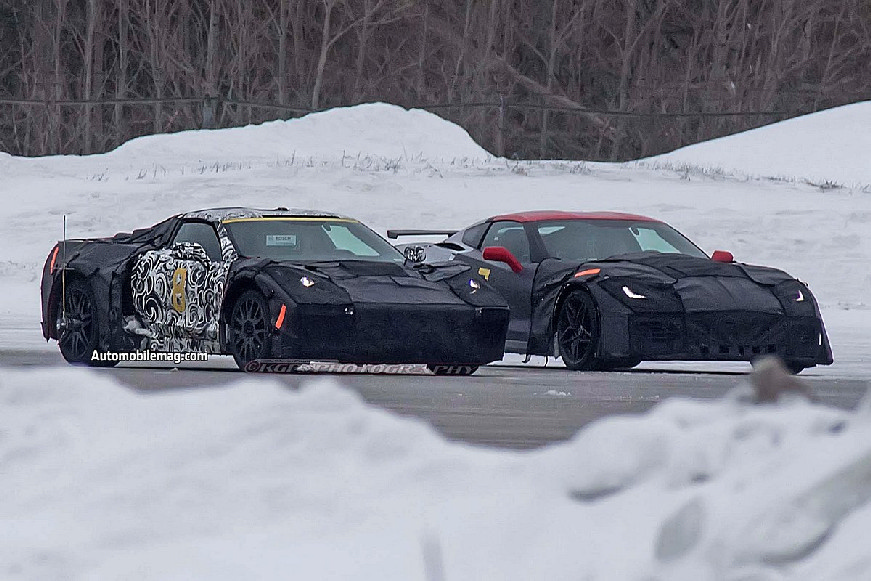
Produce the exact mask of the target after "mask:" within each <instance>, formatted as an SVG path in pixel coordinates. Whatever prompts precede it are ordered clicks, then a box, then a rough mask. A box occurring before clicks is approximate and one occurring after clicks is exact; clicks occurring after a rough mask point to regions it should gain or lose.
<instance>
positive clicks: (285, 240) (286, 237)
mask: <svg viewBox="0 0 871 581" xmlns="http://www.w3.org/2000/svg"><path fill="white" fill-rule="evenodd" d="M266 245H267V246H296V234H267V235H266Z"/></svg>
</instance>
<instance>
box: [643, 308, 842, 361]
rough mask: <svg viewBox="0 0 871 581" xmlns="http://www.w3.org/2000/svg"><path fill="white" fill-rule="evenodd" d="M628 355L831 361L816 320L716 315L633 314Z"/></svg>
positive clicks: (829, 352) (714, 313) (761, 315)
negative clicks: (775, 356) (771, 357)
mask: <svg viewBox="0 0 871 581" xmlns="http://www.w3.org/2000/svg"><path fill="white" fill-rule="evenodd" d="M627 324H628V333H627V336H628V345H627V347H628V352H629V354H630V356H632V357H637V358H640V359H644V360H707V361H752V360H753V359H755V358H757V357H759V356H761V355H777V356H779V357H781V358H782V359H785V360H789V361H797V362H802V363H805V364H807V365H816V364H823V365H828V364H830V363H831V362H832V360H831V351H830V350H829V349H828V338H827V337H826V333H825V329H824V327H823V325H822V322H821V321H820V320H819V319H816V318H814V317H789V316H785V315H777V314H771V313H757V312H747V311H742V312H734V311H713V312H704V313H686V314H673V313H668V314H632V315H630V316H629V317H628V318H627Z"/></svg>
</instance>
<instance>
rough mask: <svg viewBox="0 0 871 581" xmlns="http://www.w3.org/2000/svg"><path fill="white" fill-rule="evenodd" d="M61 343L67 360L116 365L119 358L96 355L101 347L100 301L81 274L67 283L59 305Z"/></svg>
mask: <svg viewBox="0 0 871 581" xmlns="http://www.w3.org/2000/svg"><path fill="white" fill-rule="evenodd" d="M57 317H58V318H57V322H58V329H59V330H60V334H59V336H58V346H59V347H60V352H61V355H63V358H64V359H66V360H67V362H68V363H72V364H74V365H90V366H91V367H114V366H115V365H117V364H118V362H117V361H103V360H101V359H94V357H93V355H94V353H96V352H97V348H98V347H99V340H100V334H99V327H98V319H97V301H96V299H95V298H94V292H93V291H92V290H91V286H90V285H89V284H88V283H87V282H85V281H83V280H81V279H78V278H75V279H72V280H70V281H69V282H68V283H66V284H65V285H64V289H63V298H62V299H61V303H60V304H59V305H58V308H57Z"/></svg>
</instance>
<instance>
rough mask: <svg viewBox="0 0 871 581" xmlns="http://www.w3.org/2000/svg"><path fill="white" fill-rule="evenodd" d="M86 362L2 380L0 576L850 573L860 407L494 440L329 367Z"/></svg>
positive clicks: (710, 406) (863, 474)
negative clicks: (475, 443) (397, 409)
mask: <svg viewBox="0 0 871 581" xmlns="http://www.w3.org/2000/svg"><path fill="white" fill-rule="evenodd" d="M109 377H111V376H110V375H109V374H107V373H96V372H90V371H87V370H81V369H69V368H64V369H61V370H54V371H40V372H36V373H32V372H30V373H21V372H4V374H3V375H2V380H0V381H2V383H0V459H2V464H0V465H2V467H3V469H2V472H3V478H2V479H0V571H2V572H0V576H2V577H3V578H4V579H10V580H12V579H37V578H45V579H60V578H62V579H72V580H75V579H130V580H146V579H154V580H157V579H160V580H163V579H209V580H210V581H214V580H222V579H227V580H230V579H233V580H235V579H275V578H287V577H288V575H290V576H291V577H293V578H298V579H318V580H330V579H336V580H351V579H396V580H402V581H413V580H417V579H419V580H424V579H427V580H431V579H435V578H436V577H432V576H428V575H432V572H433V570H435V569H438V568H441V569H443V570H444V573H445V575H444V579H476V580H480V581H487V580H494V581H495V580H499V581H509V580H514V579H516V580H519V581H526V580H529V579H591V580H596V579H601V580H603V581H619V580H623V579H625V580H638V581H642V580H650V579H662V580H666V579H667V580H677V581H680V580H683V579H686V580H688V581H690V580H691V581H707V580H711V581H714V580H720V579H760V580H762V579H782V580H788V579H796V580H802V579H839V580H842V581H846V580H851V579H855V580H857V581H858V580H860V579H868V578H869V577H871V561H869V559H868V556H869V555H868V551H867V547H866V545H867V543H864V544H863V543H862V541H861V539H862V538H864V537H863V536H862V534H861V531H867V530H868V527H869V526H871V508H869V506H868V505H867V500H868V496H869V491H871V444H869V442H871V438H869V436H871V414H869V413H868V411H867V410H865V411H864V412H859V413H856V414H849V413H844V412H838V411H833V410H830V409H826V408H822V407H816V406H811V405H809V404H806V403H801V402H794V403H792V404H789V405H782V406H762V407H752V406H747V405H745V404H743V403H741V402H740V401H739V399H738V398H737V397H735V396H731V397H728V398H726V399H724V400H723V401H719V402H713V403H693V402H688V401H680V400H668V401H667V402H665V403H663V404H660V405H659V406H657V407H656V408H654V409H653V410H652V411H651V412H650V413H648V414H645V415H641V416H636V417H624V418H613V419H609V420H605V421H601V422H598V423H596V424H593V425H592V426H590V427H589V428H588V429H586V430H584V431H582V432H581V433H580V434H579V435H578V436H577V437H576V438H575V439H574V440H572V441H570V442H568V443H566V444H564V445H560V446H555V447H551V448H548V449H545V450H542V451H538V452H532V453H528V452H527V453H515V452H495V451H486V450H480V449H473V448H469V447H467V446H463V445H459V444H451V443H447V442H445V441H444V440H442V439H441V438H440V437H438V436H437V435H436V434H435V433H434V432H433V431H432V430H431V429H430V428H428V427H427V426H425V425H423V424H421V423H420V422H418V421H416V420H411V419H405V418H403V419H400V418H397V417H394V416H392V415H390V414H388V413H387V412H384V411H380V410H376V409H372V408H370V407H368V406H366V405H365V404H364V403H363V402H362V401H361V400H360V399H359V398H358V397H357V396H356V395H354V394H352V393H349V392H347V391H345V390H343V389H341V388H340V387H338V386H336V385H335V384H334V383H332V382H330V381H319V382H313V383H309V384H308V385H307V386H306V387H304V388H303V389H302V390H301V391H294V390H289V389H286V388H282V387H281V386H280V384H277V383H273V382H270V381H258V380H256V379H248V380H246V381H240V382H238V383H235V384H232V385H230V386H229V387H223V388H211V389H209V388H202V387H201V388H198V389H197V390H190V391H179V392H176V393H174V394H170V395H167V394H162V395H159V396H156V395H142V394H133V393H131V392H129V391H127V390H126V389H125V388H124V387H122V386H121V385H119V384H117V383H115V382H113V381H112V380H111V379H109ZM860 547H862V548H860ZM863 548H864V549H863ZM751 573H752V575H751Z"/></svg>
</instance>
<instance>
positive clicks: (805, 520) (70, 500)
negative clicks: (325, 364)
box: [0, 104, 871, 581]
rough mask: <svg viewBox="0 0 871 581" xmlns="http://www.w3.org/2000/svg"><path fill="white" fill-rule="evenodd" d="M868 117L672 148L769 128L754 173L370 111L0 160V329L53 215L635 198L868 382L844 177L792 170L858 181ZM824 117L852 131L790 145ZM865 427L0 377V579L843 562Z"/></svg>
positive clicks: (25, 323) (856, 110) (475, 215)
mask: <svg viewBox="0 0 871 581" xmlns="http://www.w3.org/2000/svg"><path fill="white" fill-rule="evenodd" d="M867 115H868V108H867V107H866V106H864V104H863V106H851V107H846V108H842V109H840V110H834V111H831V112H824V113H820V114H818V115H815V116H809V117H807V118H803V119H799V120H793V121H790V122H786V123H784V124H781V125H778V126H772V127H767V128H764V129H760V130H757V131H756V132H748V133H747V134H744V135H742V136H735V137H733V138H726V139H724V140H718V142H719V143H718V142H712V143H711V144H701V145H698V146H694V147H695V148H698V149H692V148H688V149H687V150H682V151H684V153H686V152H690V153H692V155H693V156H695V157H694V158H693V159H695V161H692V162H690V161H685V162H678V161H674V163H675V165H676V166H677V165H680V164H682V163H693V164H699V165H706V164H710V166H712V167H716V168H728V167H732V165H731V164H735V166H734V167H735V169H737V170H738V171H739V172H742V173H745V174H753V173H756V172H755V170H754V169H753V167H750V166H749V165H747V164H746V163H749V162H746V163H745V162H742V163H743V164H744V165H742V163H739V161H741V160H736V159H735V158H734V154H735V152H736V151H738V150H740V149H742V148H747V149H748V150H755V151H756V152H757V155H760V156H761V155H763V154H762V153H760V152H763V151H765V150H766V149H765V148H767V147H770V146H773V144H775V141H777V140H780V141H777V143H779V147H780V149H779V150H778V156H777V157H775V156H774V155H773V154H772V155H769V156H768V158H767V159H768V160H770V161H771V163H772V164H773V161H774V160H775V159H780V160H781V161H782V163H783V164H784V165H782V166H780V167H781V169H777V172H778V175H780V173H781V172H783V173H782V175H783V176H786V177H789V178H790V180H791V181H783V182H775V181H770V180H754V179H748V178H746V177H737V178H736V177H729V176H727V175H724V174H723V173H721V172H713V173H712V172H705V171H702V170H696V169H693V168H681V169H678V170H671V169H661V168H660V169H657V168H656V167H649V166H648V167H636V166H635V165H633V164H626V165H623V164H617V165H614V164H585V163H578V162H512V161H506V160H502V159H494V158H492V157H491V156H489V155H487V153H486V152H485V151H484V150H483V149H481V148H480V147H479V146H477V145H476V144H475V143H474V142H473V141H472V140H471V139H470V138H469V136H468V134H467V133H466V132H465V131H463V130H462V129H461V128H459V127H457V126H455V125H453V124H450V123H447V122H445V121H443V120H441V119H439V118H437V117H436V116H434V115H431V114H429V113H425V112H421V111H405V110H403V109H401V108H399V107H394V106H389V105H381V104H374V105H366V106H360V107H355V108H348V109H339V110H334V111H328V112H324V113H319V114H317V115H311V116H309V117H306V118H303V119H299V120H294V121H288V122H275V123H268V124H264V125H261V126H256V127H245V128H239V129H230V130H221V131H198V132H187V133H182V134H175V135H165V136H153V137H147V138H142V139H138V140H134V141H132V142H130V143H128V144H125V145H124V146H122V147H120V148H119V149H118V150H116V151H114V152H111V153H109V154H105V155H95V156H88V157H74V156H66V157H53V158H41V159H19V158H13V157H10V156H8V155H4V154H0V178H2V179H0V350H5V349H11V348H16V347H21V346H24V345H26V346H28V347H33V348H36V347H35V346H36V345H39V344H42V345H43V348H51V349H54V346H53V345H51V346H47V347H46V346H44V343H42V338H41V336H40V331H39V318H40V315H39V302H38V292H37V285H38V282H39V276H40V272H41V267H42V264H43V261H44V260H45V257H46V255H47V254H48V252H49V250H50V249H51V247H52V245H53V244H54V242H55V241H56V240H57V239H58V238H60V236H61V220H62V215H66V216H67V219H68V234H69V235H70V236H76V237H87V236H105V235H109V234H113V233H114V232H116V231H122V230H123V231H129V230H131V229H133V228H136V227H141V226H146V225H150V224H153V223H155V222H157V221H159V220H161V219H163V218H165V217H167V216H168V215H171V214H173V213H178V212H184V211H189V210H193V209H196V208H203V207H210V206H225V205H251V206H257V207H275V206H279V205H281V206H293V207H311V208H319V209H324V210H332V211H337V212H341V213H343V214H349V215H352V216H355V217H358V218H360V219H362V220H364V221H366V222H367V223H369V224H371V225H373V226H374V227H376V228H378V229H380V230H382V231H383V230H385V229H386V228H388V227H406V228H415V227H432V228H448V227H460V226H463V225H466V224H469V223H471V222H472V221H474V220H477V219H480V218H482V217H485V216H489V215H493V214H497V213H504V212H511V211H517V210H528V209H547V208H559V209H565V210H615V211H627V212H633V213H641V214H650V215H653V216H656V217H658V218H661V219H664V220H666V221H668V222H670V223H672V224H673V225H674V226H675V227H677V228H678V229H679V230H681V231H682V232H684V233H685V234H687V235H688V236H690V237H691V238H692V239H694V240H695V241H697V242H698V243H699V244H700V245H701V246H702V247H703V248H704V249H705V250H707V251H709V252H710V251H712V250H714V249H717V248H724V249H727V250H731V251H732V252H734V254H735V255H736V257H737V258H738V259H739V260H742V261H746V262H751V263H760V264H769V265H772V266H778V267H781V268H784V269H786V270H788V271H789V272H791V273H792V274H794V275H796V276H798V277H799V278H801V279H803V280H805V281H807V282H808V283H809V284H810V286H811V287H812V288H813V289H814V292H815V294H816V295H817V296H818V297H819V299H820V302H821V305H822V308H823V316H824V318H825V319H826V322H827V325H828V327H829V332H830V337H831V339H832V342H833V346H834V351H835V359H836V364H835V365H834V366H832V367H831V368H822V369H815V370H811V371H810V373H813V374H819V375H824V376H829V377H847V378H852V379H853V380H855V378H856V375H857V374H865V373H867V371H866V366H867V364H866V363H865V362H866V361H867V353H868V349H869V345H868V337H869V333H868V329H869V313H871V311H869V309H868V307H869V302H868V299H867V296H868V289H869V288H871V270H869V269H868V268H867V266H868V265H869V264H871V237H869V236H868V233H867V228H868V224H869V223H871V195H869V194H868V193H867V192H865V191H863V190H862V189H850V188H841V189H825V190H823V189H821V188H819V187H816V186H813V185H809V184H807V183H804V181H803V180H804V179H805V178H808V177H809V176H811V175H812V174H814V171H816V169H820V168H822V169H826V168H831V169H832V171H831V172H828V173H826V174H825V175H822V174H821V175H822V177H821V178H820V179H823V180H834V181H838V182H839V183H847V182H850V181H859V182H862V183H871V180H868V179H865V178H862V179H858V178H861V177H862V175H864V174H862V171H863V167H864V166H863V164H864V163H865V160H866V159H867V151H868V148H867V146H866V147H864V149H863V148H861V147H860V146H861V143H862V142H861V136H860V135H858V133H856V132H855V131H854V130H855V128H856V127H859V126H861V125H862V124H863V123H865V124H866V125H865V126H866V127H867ZM796 124H804V125H802V127H803V128H800V127H799V125H796ZM790 128H791V129H790ZM787 130H788V131H787ZM838 132H840V134H841V135H842V136H844V140H845V141H846V139H847V137H846V136H848V135H853V137H852V138H851V139H854V141H852V142H851V143H852V144H853V145H854V146H855V147H856V148H855V149H851V148H844V149H841V150H839V153H838V155H837V156H835V155H831V156H830V155H829V153H827V152H831V151H834V150H826V149H820V150H813V149H812V147H811V145H809V144H808V143H809V141H808V140H810V141H813V138H814V136H817V137H819V139H818V141H823V140H824V139H829V137H826V136H828V135H835V134H837V133H838ZM797 135H802V136H803V137H804V138H806V141H805V142H802V143H801V144H800V145H801V147H796V144H798V141H797V139H798V137H796V136H797ZM754 136H755V137H754ZM772 136H774V137H772ZM790 136H791V137H790ZM775 137H776V139H775ZM739 138H740V139H742V140H748V141H743V142H742V145H741V147H738V146H732V145H728V146H724V145H723V143H727V144H728V143H729V142H728V139H736V140H737V139H739ZM754 140H755V141H754ZM829 143H832V142H831V141H829ZM754 148H755V149H754ZM787 148H791V149H787ZM790 151H791V152H792V153H790ZM695 152H700V153H695ZM679 153H680V152H675V154H670V155H677V154H679ZM703 153H704V155H702V154H703ZM718 156H719V157H718ZM730 156H732V157H730ZM802 156H804V157H802ZM794 157H795V158H796V159H798V158H800V159H801V161H800V162H798V161H794V160H793V158H794ZM675 159H677V158H675ZM688 159H689V158H688ZM833 160H837V161H838V162H839V165H837V166H835V165H834V161H833ZM751 161H752V159H751ZM669 163H671V162H669ZM789 163H792V165H788V164H789ZM765 167H773V165H771V166H769V165H766V166H765ZM851 168H852V169H851ZM835 169H837V170H838V171H839V172H841V173H837V172H835V171H834V170H835ZM864 169H865V170H866V171H867V168H864ZM811 170H814V171H811ZM848 170H849V171H853V170H855V172H856V173H852V174H851V173H848ZM836 173H837V175H835V174H836ZM760 175H769V174H765V173H762V174H760ZM850 176H852V177H850ZM793 178H794V179H793ZM854 178H856V179H854ZM814 179H816V178H814ZM0 365H2V362H0ZM639 377H640V378H643V374H639ZM861 377H867V376H866V375H861ZM642 380H643V379H639V381H642ZM544 397H546V396H544ZM869 431H871V413H869V407H868V406H867V405H866V406H865V407H864V408H863V409H861V410H860V411H859V412H857V413H845V412H836V411H833V410H831V409H827V408H824V407H822V406H815V405H810V404H807V403H803V402H795V403H793V404H785V405H780V406H768V407H765V406H760V407H754V406H748V405H745V404H743V403H741V402H740V401H739V400H738V398H737V396H735V397H730V398H727V399H726V400H724V401H720V402H714V403H696V402H688V401H675V400H670V401H668V402H666V403H664V404H661V405H658V406H657V407H656V408H654V410H653V411H652V412H650V413H649V414H646V415H643V416H636V417H631V418H626V417H623V418H612V419H609V420H606V421H603V422H600V423H597V424H595V425H593V426H590V427H589V428H588V429H586V430H584V431H583V432H581V433H580V434H579V435H578V436H577V437H576V438H575V439H574V440H573V441H571V442H568V443H566V444H564V445H560V446H554V447H552V448H549V449H546V450H541V451H538V452H531V453H522V454H521V453H508V452H501V451H482V450H475V449H470V448H468V447H465V446H462V445H457V444H452V443H448V442H445V441H444V440H442V439H441V438H440V437H438V436H437V435H436V434H435V433H433V432H432V431H431V430H430V429H429V428H427V427H426V426H423V425H421V424H419V423H418V422H416V421H413V420H409V419H402V418H397V417H394V416H391V415H389V414H387V413H386V412H383V411H379V410H374V409H371V408H369V407H367V406H366V405H365V404H364V403H363V402H361V401H360V400H359V399H358V398H356V397H355V396H352V395H350V394H349V393H347V392H346V391H344V390H342V389H340V388H338V387H336V386H335V385H334V384H333V383H332V382H331V381H325V382H315V383H309V384H308V386H307V387H306V388H305V389H303V390H301V391H300V392H292V391H288V390H283V389H280V388H278V387H273V386H271V385H265V384H264V383H262V382H257V383H253V382H246V381H240V382H238V383H235V384H232V385H230V387H226V388H219V387H215V388H213V389H210V388H200V389H197V390H191V391H184V392H177V393H175V394H171V395H166V394H159V395H158V394H153V395H148V396H143V395H137V394H133V393H131V392H129V391H128V390H126V389H124V388H123V387H121V386H120V385H118V384H115V383H114V382H113V381H112V380H111V379H107V375H105V374H102V375H101V374H96V373H91V372H88V371H87V370H82V369H75V368H68V367H62V368H59V369H53V370H37V371H33V372H12V371H9V370H7V369H2V373H0V474H2V478H0V540H2V543H0V578H2V579H39V578H43V579H60V578H63V579H140V580H144V579H161V580H162V579H170V578H184V579H209V580H210V581H213V580H221V579H234V580H235V579H272V578H276V577H278V578H287V577H289V576H292V577H294V578H299V579H318V580H322V579H325V580H328V579H336V580H339V579H341V580H345V579H379V580H380V579H397V580H402V581H406V580H416V579H420V580H423V579H427V581H432V579H434V577H432V576H430V577H429V578H427V573H426V566H425V565H424V562H425V561H426V560H427V555H429V554H430V553H432V552H433V551H435V552H436V553H440V554H441V555H442V556H443V559H444V564H445V570H446V571H445V573H446V575H445V580H446V581H452V580H456V579H460V580H464V579H475V580H482V581H485V580H489V579H493V580H497V579H498V580H500V581H502V580H514V579H516V580H518V581H527V580H530V579H593V580H602V581H611V580H618V581H619V580H624V579H625V580H627V581H628V580H632V581H642V580H643V581H648V580H653V579H659V580H662V581H665V580H678V581H681V580H687V581H707V580H712V581H713V580H720V579H726V580H735V581H737V580H738V579H742V580H746V581H750V580H753V581H768V580H772V581H773V580H775V579H778V580H795V581H800V580H806V579H813V580H815V581H816V580H821V581H825V580H831V581H836V580H837V581H860V580H866V579H869V578H871V564H869V563H871V560H869V554H868V550H867V547H866V545H867V543H866V542H864V535H865V534H866V532H867V530H868V528H869V527H871V508H869V505H868V504H867V500H868V490H869V485H868V482H869V473H871V471H869V466H871V460H869V457H871V448H869V444H868V442H871V438H869V436H871V434H869ZM433 547H436V548H435V549H433ZM276 571H279V572H280V574H279V575H276V573H275V572H276Z"/></svg>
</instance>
